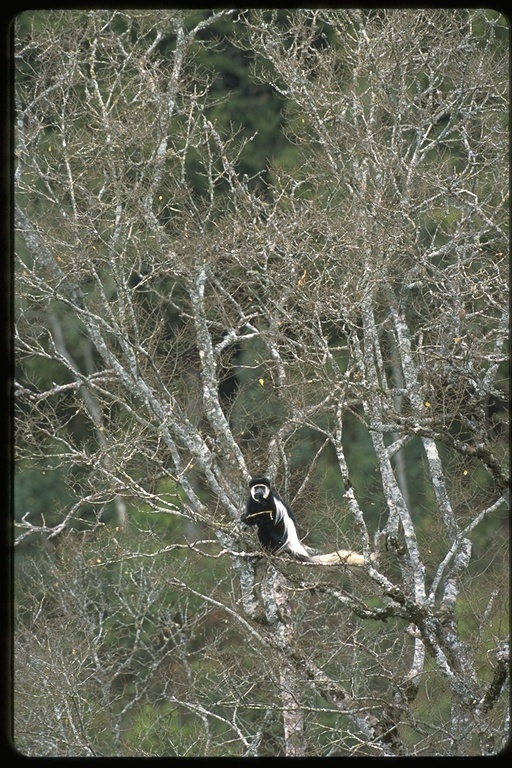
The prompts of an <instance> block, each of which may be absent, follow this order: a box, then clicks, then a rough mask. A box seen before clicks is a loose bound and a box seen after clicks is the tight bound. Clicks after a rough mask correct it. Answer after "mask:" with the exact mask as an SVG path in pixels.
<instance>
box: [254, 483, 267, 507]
mask: <svg viewBox="0 0 512 768" xmlns="http://www.w3.org/2000/svg"><path fill="white" fill-rule="evenodd" d="M269 493H270V488H269V486H268V485H264V484H263V483H258V484H256V485H253V486H252V488H251V496H252V498H253V499H254V501H258V502H262V501H263V500H264V499H266V498H267V496H268V495H269Z"/></svg>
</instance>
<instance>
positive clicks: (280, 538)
mask: <svg viewBox="0 0 512 768" xmlns="http://www.w3.org/2000/svg"><path fill="white" fill-rule="evenodd" d="M249 491H250V493H249V498H248V499H247V506H246V510H245V512H244V513H243V515H242V517H241V520H242V522H243V523H245V524H246V525H256V526H257V527H258V539H259V540H260V543H261V545H262V547H263V548H264V549H267V550H269V551H270V552H280V551H286V552H290V554H292V555H294V556H295V557H298V558H299V559H309V558H310V555H309V553H308V552H307V551H306V550H305V548H304V547H303V545H302V544H301V543H300V541H299V537H298V535H297V529H296V520H295V515H294V514H293V512H292V510H291V509H290V507H289V506H288V505H287V504H286V503H285V502H284V501H283V499H282V498H281V497H280V496H279V494H278V493H277V491H275V490H274V489H273V488H272V486H271V485H270V482H269V480H268V479H267V478H266V477H253V478H252V479H251V480H250V481H249Z"/></svg>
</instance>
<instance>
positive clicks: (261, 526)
mask: <svg viewBox="0 0 512 768" xmlns="http://www.w3.org/2000/svg"><path fill="white" fill-rule="evenodd" d="M249 492H250V495H249V498H248V499H247V507H246V510H245V512H244V513H243V515H242V517H241V520H242V523H245V524H246V525H257V526H258V539H259V540H260V543H261V545H262V547H263V548H264V549H267V550H269V551H270V552H276V553H279V552H289V553H290V554H291V555H293V556H294V557H296V558H297V559H298V560H303V561H304V560H307V561H308V562H309V563H315V564H316V565H358V566H362V565H365V558H364V557H363V555H360V554H359V553H358V552H353V551H352V550H351V549H338V550H336V552H329V553H328V554H326V555H317V554H312V553H310V552H308V551H307V549H306V548H305V547H304V546H303V545H302V544H301V543H300V541H299V537H298V536H297V529H296V527H295V515H294V514H293V512H292V510H291V509H290V507H289V506H288V505H287V504H285V502H284V501H283V500H282V498H281V497H280V495H279V494H278V493H277V491H275V490H274V489H273V488H272V486H271V485H270V482H269V481H268V479H267V478H266V477H253V478H252V480H249ZM376 557H377V555H376V554H372V555H370V562H372V561H374V560H375V559H376Z"/></svg>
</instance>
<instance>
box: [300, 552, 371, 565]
mask: <svg viewBox="0 0 512 768" xmlns="http://www.w3.org/2000/svg"><path fill="white" fill-rule="evenodd" d="M376 558H377V555H376V554H375V553H374V554H372V555H370V562H372V561H373V560H375V559H376ZM309 562H311V563H318V564H319V565H359V566H361V565H365V563H366V562H367V561H365V559H364V556H363V555H360V554H359V553H358V552H352V550H351V549H338V550H336V552H329V554H327V555H311V556H310V557H309Z"/></svg>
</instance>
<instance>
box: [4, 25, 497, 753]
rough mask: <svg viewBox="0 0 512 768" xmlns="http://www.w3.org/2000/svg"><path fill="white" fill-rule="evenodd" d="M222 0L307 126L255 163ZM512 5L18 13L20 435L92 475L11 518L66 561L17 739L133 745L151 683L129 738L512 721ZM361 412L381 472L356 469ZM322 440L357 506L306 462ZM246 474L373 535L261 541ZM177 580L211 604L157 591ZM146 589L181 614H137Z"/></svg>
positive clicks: (289, 736) (207, 738) (22, 702)
mask: <svg viewBox="0 0 512 768" xmlns="http://www.w3.org/2000/svg"><path fill="white" fill-rule="evenodd" d="M220 19H224V20H228V19H231V20H232V40H233V42H234V44H235V45H239V46H243V47H244V48H245V49H246V50H247V51H250V52H251V56H252V59H253V61H254V77H255V78H258V79H259V80H260V81H261V82H262V83H265V84H267V85H268V84H270V85H271V86H272V88H273V89H274V91H275V92H276V93H279V94H281V95H282V97H283V99H285V100H286V104H287V113H286V130H287V136H288V139H289V141H290V142H291V143H292V144H293V145H296V146H297V148H298V150H297V152H299V150H300V162H296V163H294V164H292V166H291V167H290V168H285V167H284V165H283V164H281V165H279V164H275V165H274V166H272V167H270V168H269V169H268V173H267V177H266V182H265V185H263V184H259V185H255V184H253V183H251V180H250V179H244V178H243V177H241V176H240V174H239V172H238V159H239V156H240V153H241V151H242V149H243V146H244V145H243V142H240V141H239V140H238V138H237V136H236V130H234V133H233V134H231V135H226V133H225V131H221V130H220V128H219V126H218V125H216V124H215V123H214V122H213V121H212V119H211V118H210V109H209V107H210V100H211V98H213V97H211V96H210V91H209V85H210V79H209V78H210V74H209V73H208V72H205V71H203V69H202V68H201V58H200V56H199V55H198V54H199V53H200V50H201V46H207V45H208V44H209V43H208V41H207V38H206V37H205V35H204V34H203V33H205V31H206V30H208V29H209V28H213V25H214V24H215V23H216V22H217V21H219V20H220ZM503 24H504V22H503V19H502V18H501V17H500V16H499V15H498V14H496V13H493V12H491V11H485V12H484V11H468V10H423V11H422V10H375V11H371V12H370V11H367V12H363V11H356V10H350V11H349V10H347V11H340V10H338V11H334V10H315V11H308V10H299V11H289V12H286V14H284V15H283V14H278V13H277V12H273V11H263V10H262V11H251V12H248V13H239V12H237V13H235V12H233V11H229V10H226V11H224V10H223V11H218V12H209V13H202V14H197V13H195V12H186V13H185V12H182V11H146V10H144V11H133V12H132V11H130V12H125V11H108V12H107V11H97V10H93V11H88V12H81V11H80V12H79V11H76V12H75V11H73V12H71V11H52V12H44V13H43V14H35V15H27V16H25V15H22V16H21V17H20V19H19V25H18V26H19V32H18V38H17V43H16V61H17V83H16V86H17V87H16V100H17V117H16V131H15V138H16V163H17V165H16V178H15V181H16V193H15V207H16V234H17V275H16V304H17V306H16V327H15V342H16V346H17V362H18V367H19V369H20V372H21V376H20V380H19V382H18V384H17V387H16V395H17V407H18V411H17V413H18V416H17V430H18V431H17V439H16V446H17V451H18V458H19V461H20V466H21V467H25V468H26V467H28V466H30V464H31V463H35V464H37V465H39V466H44V467H45V468H46V470H47V471H48V472H50V471H56V470H58V471H60V472H62V473H63V477H64V478H65V482H66V483H67V485H69V487H70V488H71V490H72V492H73V497H74V501H73V502H71V503H69V504H68V505H67V506H66V507H63V508H62V509H52V510H48V515H47V516H44V517H43V516H41V517H40V519H34V517H33V516H31V511H30V509H27V510H26V512H25V514H23V516H22V518H21V519H20V520H19V521H18V522H17V527H18V534H19V535H18V543H19V545H23V544H24V543H26V542H27V541H28V540H30V541H33V540H34V539H35V538H36V537H38V536H40V537H41V538H42V539H45V540H46V541H47V542H50V543H52V542H53V543H56V544H57V545H58V547H59V551H60V552H62V558H63V563H61V564H60V565H58V564H57V565H55V563H54V564H53V565H52V566H47V567H48V569H49V570H48V573H49V574H52V577H51V579H52V582H51V583H52V585H53V586H52V587H51V589H50V587H48V586H46V587H44V589H43V587H41V589H42V593H41V595H39V596H38V595H37V594H36V593H35V589H34V588H33V582H31V584H32V587H30V589H29V590H28V591H29V592H30V591H31V590H32V594H33V603H32V604H31V605H30V607H29V609H27V608H24V609H23V611H22V614H23V615H21V616H20V619H19V622H18V626H19V638H18V642H19V651H18V655H17V658H18V663H19V666H20V669H21V670H22V671H21V672H20V673H19V674H18V677H17V680H18V681H19V692H18V693H17V699H16V701H17V702H18V708H17V737H16V738H17V744H18V745H19V748H20V749H22V751H26V752H27V753H30V754H46V755H50V754H71V755H89V756H91V755H95V754H116V755H122V754H126V753H131V754H133V753H136V751H137V750H136V748H135V747H134V744H133V742H130V746H127V745H128V742H127V737H126V735H123V728H125V729H129V728H130V727H133V724H134V723H135V722H137V723H138V724H139V725H138V726H137V727H138V728H140V729H143V726H142V725H141V723H142V720H143V712H144V709H143V708H144V706H146V705H150V706H151V709H150V711H151V713H152V715H151V716H150V717H154V716H155V713H156V712H158V713H159V717H158V720H157V721H156V722H157V723H158V728H159V729H160V733H159V736H158V738H157V737H156V734H155V730H154V728H155V723H149V724H148V723H147V722H146V725H145V726H144V727H145V728H146V734H147V733H149V732H150V731H151V733H152V740H151V739H149V740H145V737H144V738H143V737H142V736H141V737H140V745H139V754H184V753H185V752H186V753H187V754H209V755H212V754H217V755H218V754H224V755H227V754H238V755H258V754H286V755H305V754H308V755H317V754H318V755H320V754H325V755H328V754H346V755H348V754H353V755H388V756H392V755H400V754H411V755H412V754H449V755H455V754H490V753H495V752H497V751H499V750H500V749H501V748H503V746H504V745H505V744H506V742H507V740H508V737H509V720H508V710H507V699H506V691H505V688H506V682H507V672H508V625H507V621H506V618H505V615H504V611H505V606H506V605H507V595H506V581H507V580H506V579H503V574H504V573H506V569H507V562H508V561H507V553H506V546H507V536H506V528H505V523H504V521H503V515H504V512H505V510H506V504H507V500H506V496H505V494H506V490H507V488H508V477H507V466H508V453H507V452H508V446H507V441H506V437H507V435H506V432H505V430H504V428H503V425H502V422H501V418H502V416H503V415H504V406H503V403H504V402H506V399H507V394H506V368H505V366H506V351H507V334H508V324H509V320H508V314H507V308H508V300H507V288H508V286H507V263H508V262H507V255H506V251H507V244H508V231H507V225H508V189H507V182H508V173H507V164H506V161H505V156H506V152H507V146H508V132H507V127H506V118H507V111H508V97H507V84H508V71H507V65H508V55H507V42H506V34H505V32H504V29H503ZM296 156H299V155H296ZM192 157H193V158H194V168H195V169H196V171H195V172H196V173H197V174H198V176H200V178H201V179H202V184H203V185H202V190H201V191H198V190H197V189H196V188H194V186H193V184H192V182H191V178H190V176H191V171H190V162H191V158H192ZM38 363H41V364H43V363H45V365H50V364H51V365H52V366H53V368H49V369H47V368H46V367H45V368H44V371H46V370H54V371H55V374H54V378H53V379H52V380H51V381H50V380H49V374H47V373H45V374H44V375H43V374H42V373H41V371H42V370H43V369H41V370H39V369H38ZM233 380H236V384H235V386H233V387H231V389H230V390H229V393H227V387H228V384H229V383H230V382H233ZM78 422H79V423H80V425H81V429H80V430H78V429H77V423H78ZM353 425H357V429H358V430H359V431H360V432H361V431H362V432H364V434H365V435H366V439H367V445H368V448H367V450H368V453H369V454H371V460H372V462H373V466H374V467H375V472H374V474H373V476H372V478H371V479H370V478H369V479H368V487H363V486H362V485H355V484H354V482H353V480H352V478H353V476H354V474H355V472H354V461H358V458H357V457H355V456H354V453H353V452H352V446H351V443H350V428H351V426H353ZM347 433H348V434H347ZM308 441H309V442H308ZM304 442H308V445H311V446H314V447H313V449H312V452H311V455H310V456H309V458H308V464H307V466H305V467H304V465H300V463H299V462H298V461H297V459H296V457H297V454H298V453H299V451H300V448H301V445H302V444H303V443H304ZM311 456H313V458H312V459H311ZM328 457H329V465H330V467H331V469H332V471H335V472H336V473H337V477H338V483H339V486H340V487H342V488H343V489H344V495H343V500H344V504H343V507H341V508H340V507H339V505H335V504H333V503H331V502H330V501H329V500H327V501H326V499H325V498H324V497H323V496H322V494H321V493H319V492H318V490H317V489H318V487H319V484H320V481H321V475H322V470H321V469H320V467H322V466H325V461H327V458H328ZM260 469H263V470H265V472H267V473H268V474H269V476H270V477H271V478H272V479H273V481H274V482H275V483H276V485H277V487H278V488H279V489H280V490H281V491H282V493H283V495H285V496H286V498H287V499H288V500H289V501H290V502H291V503H292V506H293V507H294V509H295V510H296V512H297V515H298V517H299V523H300V525H301V528H302V530H303V531H304V530H305V529H306V528H307V526H310V527H311V531H312V532H313V533H314V535H315V537H316V542H315V543H318V544H319V546H320V547H321V548H322V549H323V551H331V550H333V549H336V548H338V547H341V546H344V547H349V548H354V549H356V550H358V551H360V552H361V553H362V554H363V555H364V557H365V560H366V563H367V564H366V565H365V566H364V567H363V568H360V569H350V568H347V567H344V568H342V567H339V568H324V567H317V566H315V565H313V564H299V563H294V562H292V561H291V560H290V559H286V557H284V556H283V557H266V556H263V555H262V553H260V552H259V551H258V549H257V546H256V543H255V542H254V540H253V539H252V538H251V536H250V534H248V533H247V532H246V531H245V530H244V529H243V527H242V526H241V524H240V522H239V518H240V513H241V511H242V509H243V505H244V499H245V495H246V488H247V481H248V479H249V477H250V476H251V474H254V473H256V471H258V470H260ZM413 483H415V484H417V485H419V486H420V487H421V489H422V491H421V493H422V494H423V498H424V500H425V502H424V504H423V505H419V504H418V502H417V498H418V494H417V493H415V494H412V493H411V484H413ZM370 485H371V491H370V490H369V488H370ZM416 490H417V489H416ZM413 499H415V500H416V501H415V500H413ZM112 506H114V508H115V511H116V515H117V517H116V519H115V520H114V522H111V523H109V524H106V523H105V520H106V517H105V516H106V514H107V509H110V508H111V507H112ZM373 506H375V507H378V508H379V511H378V514H376V513H375V511H374V510H373V508H372V507H373ZM134 510H137V514H136V515H135V512H134ZM142 513H143V515H144V516H145V518H146V519H147V520H148V523H147V525H146V526H145V525H142V524H141V522H140V521H141V514H142ZM134 515H135V517H136V520H137V522H136V523H135V535H134V523H133V521H132V517H133V516H134ZM426 517H428V520H427V519H426ZM162 519H163V520H165V521H167V523H168V528H167V529H166V528H161V529H160V530H167V531H168V532H169V533H170V532H173V536H174V538H173V540H170V541H169V540H165V541H162V540H161V538H160V536H159V535H158V534H157V530H158V525H157V524H158V521H161V520H162ZM77 525H78V526H79V527H80V526H81V527H82V528H83V527H84V526H86V527H88V528H89V529H90V533H81V534H78V533H72V532H70V529H73V528H75V527H77ZM114 527H116V530H114ZM143 529H144V530H143ZM77 537H78V538H80V537H87V539H86V542H87V543H86V544H82V545H80V546H78V545H77V544H75V543H74V541H75V539H76V538H77ZM88 537H91V538H88ZM102 548H104V551H103V550H102ZM85 551H86V552H87V556H85V555H84V554H81V553H83V552H85ZM95 552H96V553H97V558H98V561H97V562H95V559H94V553H95ZM69 553H71V555H70V554H69ZM371 553H376V555H377V559H376V560H374V561H370V554H371ZM50 559H51V558H50ZM64 561H65V562H64ZM135 563H137V564H138V566H137V568H138V570H137V569H135V571H134V570H132V566H133V568H135V566H134V565H133V564H135ZM55 568H57V569H59V568H60V569H61V571H60V573H61V576H60V577H59V576H58V575H57V574H58V573H59V570H57V571H55ZM116 568H117V570H115V569H116ZM113 569H114V570H115V573H116V578H117V580H118V585H119V587H118V590H117V592H116V593H115V600H114V603H115V606H116V607H115V610H114V611H113V612H112V617H111V618H110V624H111V625H112V626H114V627H117V629H116V630H115V631H117V632H120V628H121V627H122V626H123V621H125V620H126V621H127V622H128V619H126V617H125V614H124V613H123V611H125V612H126V611H127V612H128V613H129V614H130V619H129V624H130V633H129V636H130V643H129V644H128V647H126V648H124V649H123V653H118V654H114V655H113V656H108V655H107V656H105V655H102V654H100V653H99V647H100V646H101V645H102V643H103V636H104V634H105V633H106V632H107V631H108V630H107V626H110V624H109V621H108V616H109V609H108V601H109V592H108V590H106V587H105V584H110V585H111V586H112V583H111V582H109V581H108V580H107V581H105V582H103V581H102V578H101V575H100V574H101V573H109V574H111V575H112V573H113V572H114V570H113ZM125 570H126V574H125V573H124V572H125ZM212 572H213V573H214V574H215V577H214V578H211V580H210V578H208V579H207V578H206V576H204V578H203V577H202V576H201V574H203V575H204V574H207V573H210V574H211V573H212ZM93 573H94V574H95V576H94V579H96V580H98V591H97V593H95V595H92V596H91V594H90V593H91V588H90V583H89V579H92V578H93V577H92V574H93ZM157 573H158V575H156V574H157ZM134 574H136V576H135V575H134ZM198 574H199V575H198ZM125 576H126V583H124V582H125ZM129 579H132V581H131V582H130V581H129ZM73 580H74V581H73ZM59 583H60V586H59ZM94 583H96V582H94ZM56 585H57V586H56ZM166 589H167V590H171V591H172V593H173V594H175V595H177V596H178V597H177V598H176V599H177V601H178V603H179V605H180V606H181V608H180V610H184V609H183V605H185V603H186V601H187V600H188V601H191V602H192V603H193V604H194V606H195V607H194V615H193V618H191V619H188V620H187V621H183V622H181V623H180V622H178V621H177V620H176V618H172V616H171V615H170V614H169V612H168V610H167V608H166V609H165V610H164V608H163V607H162V608H161V610H160V612H159V606H161V605H163V602H164V597H163V596H164V595H165V594H166ZM26 591H27V587H26V586H25V587H23V589H21V588H20V595H21V594H22V593H23V594H25V593H26ZM50 594H51V595H52V601H55V602H56V603H57V604H58V609H55V615H54V617H53V618H52V615H51V613H48V610H49V609H48V606H47V601H48V599H49V597H48V595H50ZM86 595H89V597H86ZM24 599H26V598H24ZM113 599H114V598H113ZM20 605H21V598H20ZM24 605H25V604H24ZM148 614H151V616H152V617H154V616H156V618H151V621H154V622H155V626H156V624H158V628H159V629H158V632H161V633H163V635H162V637H164V638H167V639H165V640H162V641H161V642H160V643H158V642H156V641H155V638H154V636H153V635H151V633H150V636H151V643H152V644H151V643H150V641H149V640H148V639H147V637H146V636H143V635H142V634H141V633H139V634H138V630H137V626H138V622H139V623H141V624H142V622H143V621H144V617H145V616H147V615H148ZM123 617H124V618H123ZM59 626H64V627H65V634H63V635H62V636H60V635H59ZM205 627H208V630H206V629H205ZM212 627H213V629H212ZM111 631H114V630H111ZM155 632H156V630H155ZM208 632H212V633H213V634H212V635H209V634H208ZM199 636H200V637H201V642H200V648H201V653H200V654H199V653H197V654H196V656H194V651H193V645H194V642H196V641H197V637H199ZM75 640H76V642H75ZM73 649H75V650H73ZM139 653H140V654H141V657H142V659H143V660H142V661H139V663H141V664H142V665H143V666H144V665H145V667H144V669H145V671H144V673H142V672H140V671H139V672H137V673H136V672H135V671H134V669H133V667H134V666H135V664H136V661H137V659H138V658H139V657H138V654H139ZM24 654H25V655H26V656H25V655H24ZM192 658H194V663H192V661H191V659H192ZM127 668H129V672H130V677H129V684H128V682H126V680H125V678H124V677H123V675H124V674H125V670H126V669H127ZM164 670H165V671H164ZM177 670H179V671H177ZM166 673H167V674H166ZM212 680H215V683H214V685H213V683H212ZM209 684H210V690H211V686H212V685H213V688H214V690H215V692H216V693H215V695H216V697H217V698H216V700H213V699H212V697H211V694H210V693H209ZM34 711H37V713H38V715H37V718H36V719H35V720H34V719H33V715H31V712H32V713H33V712H34ZM174 712H179V713H180V717H182V718H184V719H185V720H186V721H187V723H189V725H190V733H191V734H192V735H191V737H190V739H189V741H188V742H187V743H185V742H186V739H184V740H183V741H181V742H179V743H177V742H174V741H173V739H174V738H175V737H176V730H175V729H173V727H172V717H173V716H174V715H173V714H172V713H174ZM109 718H110V720H109ZM107 720H109V724H108V725H107ZM31 723H32V725H31ZM34 723H35V724H34ZM107 732H108V733H109V736H108V738H107V736H106V735H105V734H106V733H107ZM137 733H139V734H140V733H142V731H141V730H139V731H137Z"/></svg>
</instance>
